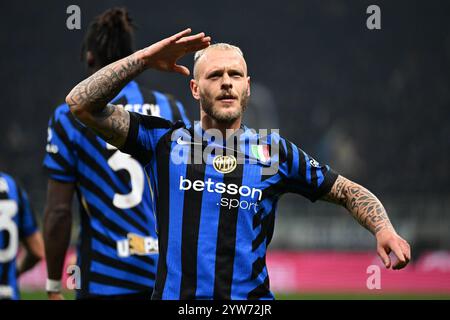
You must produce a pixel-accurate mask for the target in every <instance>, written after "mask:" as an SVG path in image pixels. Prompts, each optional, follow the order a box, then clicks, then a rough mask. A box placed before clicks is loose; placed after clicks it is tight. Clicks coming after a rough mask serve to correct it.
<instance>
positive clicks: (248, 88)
mask: <svg viewBox="0 0 450 320" xmlns="http://www.w3.org/2000/svg"><path fill="white" fill-rule="evenodd" d="M247 95H248V96H249V97H250V77H247Z"/></svg>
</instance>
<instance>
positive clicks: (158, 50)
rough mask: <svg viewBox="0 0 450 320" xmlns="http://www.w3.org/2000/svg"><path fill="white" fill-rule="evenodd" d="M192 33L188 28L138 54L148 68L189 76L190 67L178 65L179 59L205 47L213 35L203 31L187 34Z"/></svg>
mask: <svg viewBox="0 0 450 320" xmlns="http://www.w3.org/2000/svg"><path fill="white" fill-rule="evenodd" d="M190 33H191V29H190V28H188V29H186V30H183V31H181V32H179V33H177V34H175V35H173V36H171V37H168V38H166V39H163V40H161V41H158V42H156V43H154V44H152V45H151V46H149V47H147V48H145V49H142V50H140V51H139V52H137V54H138V56H139V57H140V58H141V59H142V60H143V61H144V63H145V66H146V67H147V68H152V69H157V70H161V71H169V72H178V73H181V74H183V75H186V76H188V75H189V69H188V68H186V67H185V66H180V65H177V64H176V62H177V60H178V59H179V58H181V57H182V56H184V55H186V54H187V53H190V52H195V51H198V50H202V49H205V48H206V47H208V46H209V44H210V42H211V37H206V36H205V34H204V33H203V32H201V33H198V34H196V35H193V36H187V35H189V34H190Z"/></svg>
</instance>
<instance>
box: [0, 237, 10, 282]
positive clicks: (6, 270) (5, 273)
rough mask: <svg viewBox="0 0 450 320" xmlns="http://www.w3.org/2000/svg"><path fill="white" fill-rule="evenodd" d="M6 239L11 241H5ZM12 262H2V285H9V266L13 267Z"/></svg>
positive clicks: (0, 278) (0, 279)
mask: <svg viewBox="0 0 450 320" xmlns="http://www.w3.org/2000/svg"><path fill="white" fill-rule="evenodd" d="M6 240H8V241H9V239H5V243H6ZM11 266H12V263H11V262H7V263H2V265H1V267H2V268H1V269H0V270H1V271H2V275H1V277H0V284H1V285H8V275H9V268H11Z"/></svg>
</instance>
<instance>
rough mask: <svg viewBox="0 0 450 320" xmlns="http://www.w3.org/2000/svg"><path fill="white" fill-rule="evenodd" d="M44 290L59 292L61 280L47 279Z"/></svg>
mask: <svg viewBox="0 0 450 320" xmlns="http://www.w3.org/2000/svg"><path fill="white" fill-rule="evenodd" d="M45 291H47V292H61V281H60V280H51V279H47V281H46V282H45Z"/></svg>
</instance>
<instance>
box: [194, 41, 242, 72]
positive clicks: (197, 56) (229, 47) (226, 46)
mask: <svg viewBox="0 0 450 320" xmlns="http://www.w3.org/2000/svg"><path fill="white" fill-rule="evenodd" d="M209 49H221V50H234V51H236V52H237V53H238V54H239V55H240V56H241V57H242V58H244V54H243V53H242V50H241V49H240V48H239V47H237V46H234V45H232V44H229V43H224V42H221V43H215V44H212V45H210V46H209V47H207V48H205V49H203V50H199V51H197V52H196V53H195V55H194V78H196V74H197V72H196V66H197V61H198V60H200V58H201V57H202V56H203V55H204V54H205V52H206V51H207V50H209Z"/></svg>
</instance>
